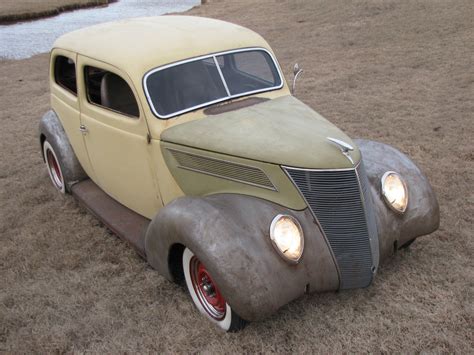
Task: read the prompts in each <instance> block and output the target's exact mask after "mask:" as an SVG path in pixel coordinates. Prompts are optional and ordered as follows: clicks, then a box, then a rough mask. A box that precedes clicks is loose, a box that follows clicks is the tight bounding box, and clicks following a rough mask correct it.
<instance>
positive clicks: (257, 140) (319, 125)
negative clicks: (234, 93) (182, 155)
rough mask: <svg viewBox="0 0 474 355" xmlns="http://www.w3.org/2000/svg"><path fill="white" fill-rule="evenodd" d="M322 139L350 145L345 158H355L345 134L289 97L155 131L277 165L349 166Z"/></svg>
mask: <svg viewBox="0 0 474 355" xmlns="http://www.w3.org/2000/svg"><path fill="white" fill-rule="evenodd" d="M327 137H332V138H336V139H339V140H342V141H344V142H346V143H349V144H350V145H352V146H353V147H354V151H353V152H351V158H352V159H353V161H354V163H357V162H358V161H359V160H360V153H359V151H358V149H357V147H356V146H355V144H354V143H353V142H352V140H351V139H350V138H349V137H348V136H347V135H346V134H344V133H343V132H342V131H341V130H340V129H339V128H337V127H336V126H334V125H333V124H332V123H330V122H329V121H328V120H326V119H325V118H324V117H322V116H321V115H319V114H318V113H316V112H315V111H313V110H312V109H311V108H310V107H308V106H306V105H305V104H304V103H302V102H301V101H299V100H298V99H296V98H295V97H293V96H290V95H288V96H283V97H280V98H275V99H273V100H269V101H265V102H262V103H259V104H256V105H252V106H249V107H246V108H243V109H240V110H236V111H231V112H225V113H222V114H219V115H213V116H209V117H206V118H203V119H201V120H196V121H192V122H189V123H185V124H181V125H178V126H175V127H172V128H169V129H167V130H165V131H164V132H163V133H162V135H161V139H162V140H163V141H166V142H172V143H176V144H182V145H185V146H189V147H196V148H200V149H203V150H208V151H212V152H220V153H223V154H228V155H231V156H237V157H242V158H247V159H252V160H257V161H262V162H267V163H273V164H279V165H287V166H292V167H298V168H310V169H311V168H313V169H339V168H352V167H354V164H353V163H351V162H350V160H349V159H348V158H347V157H346V156H344V155H343V154H342V153H341V150H340V149H339V148H338V147H337V146H336V145H335V144H333V143H331V142H329V141H328V140H327Z"/></svg>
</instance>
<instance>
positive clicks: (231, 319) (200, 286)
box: [183, 248, 246, 332]
mask: <svg viewBox="0 0 474 355" xmlns="http://www.w3.org/2000/svg"><path fill="white" fill-rule="evenodd" d="M183 271H184V278H185V280H186V286H187V288H188V291H189V294H190V295H191V298H192V300H193V302H194V304H195V305H196V307H197V309H198V310H199V312H201V313H202V314H203V315H204V316H205V317H206V318H208V319H209V320H210V321H212V322H213V323H215V324H217V325H218V326H219V327H220V328H221V329H222V330H224V331H226V332H234V331H238V330H240V329H242V328H243V327H244V326H245V324H246V322H245V320H243V319H242V318H240V317H239V315H237V314H236V313H235V312H234V311H233V310H232V308H231V307H230V306H229V304H228V303H227V302H226V301H225V299H224V297H223V296H222V294H221V293H220V291H219V288H218V287H217V285H216V284H215V282H214V280H213V279H212V277H211V275H210V273H209V271H208V270H207V269H206V267H205V266H204V264H203V263H202V262H201V261H200V260H199V259H198V258H197V257H196V256H195V255H194V253H193V252H192V251H191V250H189V249H188V248H186V249H185V250H184V252H183Z"/></svg>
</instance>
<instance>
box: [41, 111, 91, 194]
mask: <svg viewBox="0 0 474 355" xmlns="http://www.w3.org/2000/svg"><path fill="white" fill-rule="evenodd" d="M38 130H39V142H40V148H41V152H42V151H43V145H44V142H45V141H46V140H47V141H48V142H49V143H50V144H51V145H52V146H53V148H54V150H55V152H56V154H57V155H59V156H58V158H59V160H60V162H59V164H60V165H61V170H62V171H63V174H64V177H65V178H64V180H65V182H66V185H67V186H66V187H67V190H68V191H70V188H71V186H72V185H73V184H74V183H76V182H79V181H82V180H84V179H86V178H87V174H86V173H85V171H84V169H83V168H82V166H81V164H80V163H79V160H78V159H77V157H76V154H75V153H74V150H73V148H72V146H71V144H70V142H69V139H68V137H67V134H66V132H65V130H64V128H63V126H62V124H61V121H60V120H59V117H58V115H57V114H56V113H55V112H54V111H53V110H49V111H48V112H46V113H45V114H44V115H43V117H42V118H41V120H40V123H39V127H38ZM41 156H42V159H43V161H44V160H45V159H44V155H43V154H41Z"/></svg>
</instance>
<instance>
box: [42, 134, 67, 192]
mask: <svg viewBox="0 0 474 355" xmlns="http://www.w3.org/2000/svg"><path fill="white" fill-rule="evenodd" d="M43 157H44V161H45V163H46V168H47V169H48V174H49V177H50V178H51V181H52V182H53V185H54V186H55V187H56V189H57V190H58V191H59V192H61V193H62V194H64V193H66V183H65V181H64V173H63V170H62V169H61V164H60V162H59V159H58V155H57V154H56V152H55V151H54V148H53V146H52V145H51V144H50V143H49V142H48V141H44V143H43Z"/></svg>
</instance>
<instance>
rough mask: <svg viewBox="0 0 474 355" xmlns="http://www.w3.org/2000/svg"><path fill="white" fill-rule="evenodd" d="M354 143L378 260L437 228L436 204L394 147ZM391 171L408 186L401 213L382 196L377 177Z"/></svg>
mask: <svg viewBox="0 0 474 355" xmlns="http://www.w3.org/2000/svg"><path fill="white" fill-rule="evenodd" d="M354 141H355V142H356V144H357V145H358V147H359V149H360V151H361V153H362V159H363V160H364V165H365V169H366V173H367V176H368V179H369V183H370V190H371V193H372V197H373V202H374V208H375V217H376V222H377V229H378V235H379V248H380V261H383V260H384V259H386V258H387V257H388V256H390V255H391V254H393V252H394V250H396V248H397V247H400V246H402V245H404V244H406V243H408V242H409V241H411V240H413V239H414V238H416V237H419V236H422V235H425V234H429V233H432V232H434V231H435V230H437V229H438V227H439V206H438V201H437V199H436V195H435V193H434V191H433V188H432V187H431V185H430V183H429V181H428V179H427V178H426V176H425V175H424V174H423V173H422V172H421V170H420V169H419V168H418V167H417V166H416V165H415V163H414V162H413V161H412V160H410V159H409V158H408V157H407V156H406V155H405V154H403V153H401V152H400V151H399V150H397V149H395V148H394V147H392V146H390V145H387V144H383V143H379V142H374V141H369V140H364V139H356V140H354ZM387 171H395V172H397V173H399V174H400V175H401V176H402V177H403V179H404V180H405V182H406V184H407V187H408V207H407V210H406V211H405V213H403V214H398V213H396V212H394V211H392V210H391V209H390V208H389V207H388V206H387V205H386V203H385V201H384V199H383V197H382V192H381V189H382V184H381V179H382V176H383V174H384V173H385V172H387Z"/></svg>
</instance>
